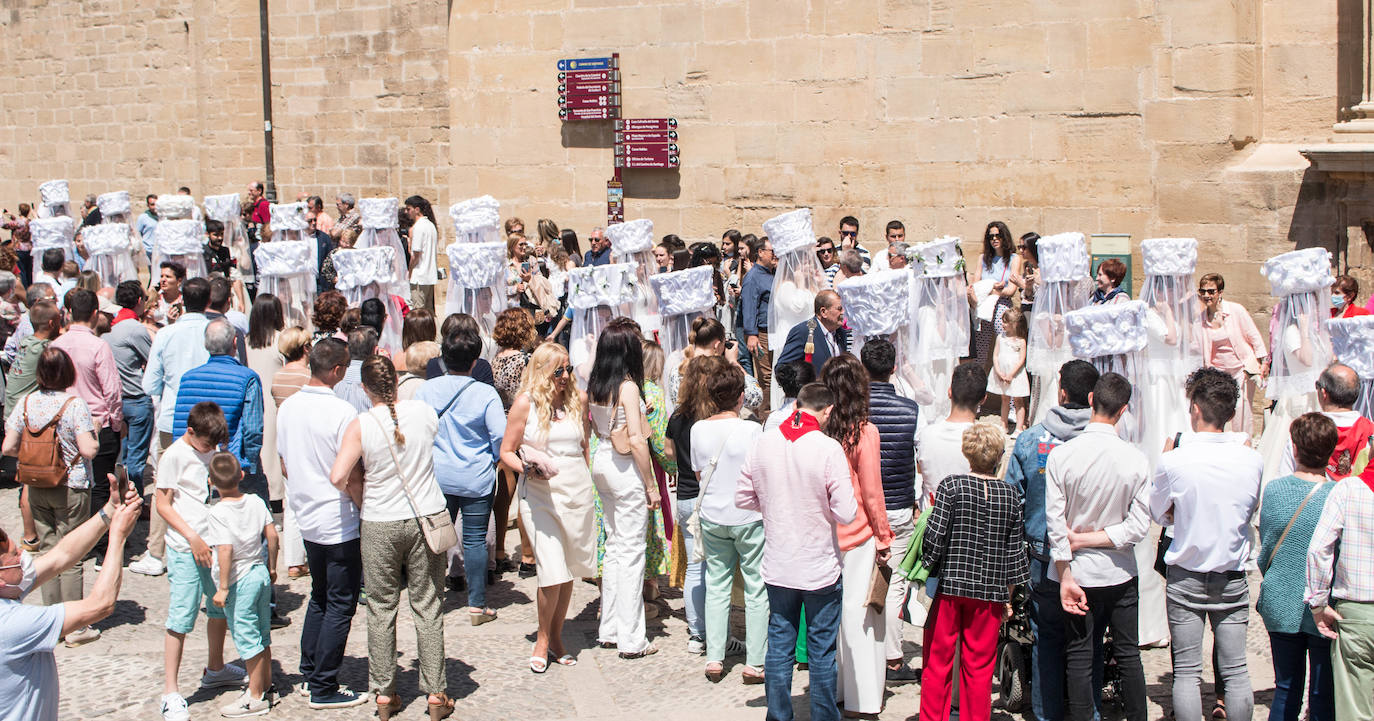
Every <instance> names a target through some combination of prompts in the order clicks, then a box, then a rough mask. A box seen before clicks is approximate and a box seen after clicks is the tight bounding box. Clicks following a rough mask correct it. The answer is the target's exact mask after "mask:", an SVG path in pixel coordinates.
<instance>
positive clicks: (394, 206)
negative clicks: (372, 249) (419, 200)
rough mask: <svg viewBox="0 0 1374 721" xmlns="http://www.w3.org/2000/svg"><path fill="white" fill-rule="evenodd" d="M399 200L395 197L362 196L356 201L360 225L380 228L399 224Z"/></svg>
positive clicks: (375, 228) (393, 226)
mask: <svg viewBox="0 0 1374 721" xmlns="http://www.w3.org/2000/svg"><path fill="white" fill-rule="evenodd" d="M400 210H401V202H400V201H399V200H397V199H396V198H363V199H362V200H359V201H358V215H359V216H361V221H362V226H363V227H364V228H372V229H374V230H380V229H382V228H396V227H399V226H400V223H401V219H400Z"/></svg>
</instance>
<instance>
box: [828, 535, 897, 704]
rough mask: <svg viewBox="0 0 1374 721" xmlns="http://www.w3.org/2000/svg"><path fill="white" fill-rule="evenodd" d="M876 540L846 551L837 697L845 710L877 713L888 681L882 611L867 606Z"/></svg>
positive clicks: (885, 630) (876, 548) (841, 604)
mask: <svg viewBox="0 0 1374 721" xmlns="http://www.w3.org/2000/svg"><path fill="white" fill-rule="evenodd" d="M877 553H878V546H877V541H875V540H874V539H872V538H870V539H868V540H867V541H864V542H863V543H862V544H859V546H858V547H856V548H852V549H850V550H848V551H845V552H844V558H843V559H842V561H841V563H842V570H841V576H840V577H841V578H842V579H843V580H842V584H843V586H844V589H843V593H842V594H841V599H840V639H839V643H838V644H836V645H837V646H838V649H839V653H838V654H837V657H836V663H837V665H838V666H839V679H838V681H839V683H837V684H835V687H836V688H835V692H836V693H835V695H836V698H837V699H838V700H840V701H843V702H844V710H846V711H853V712H857V713H871V714H876V713H878V712H880V711H882V710H883V686H884V684H885V683H886V682H887V674H886V671H887V665H886V661H887V659H886V657H885V656H886V649H885V648H884V646H885V644H884V638H885V637H886V636H887V627H886V626H885V625H884V622H883V614H881V613H874V612H873V609H871V608H869V607H868V584H869V583H870V582H871V581H872V576H873V565H874V561H875V560H876V558H877Z"/></svg>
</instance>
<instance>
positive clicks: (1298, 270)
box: [1260, 248, 1336, 297]
mask: <svg viewBox="0 0 1374 721" xmlns="http://www.w3.org/2000/svg"><path fill="white" fill-rule="evenodd" d="M1260 274H1261V275H1263V276H1264V278H1265V280H1268V281H1269V288H1270V292H1271V293H1272V294H1273V295H1274V296H1276V297H1282V296H1285V295H1293V294H1294V293H1309V292H1315V291H1325V290H1326V289H1327V288H1330V287H1331V284H1332V283H1335V282H1336V278H1335V277H1334V276H1333V275H1331V252H1330V251H1328V250H1327V249H1325V248H1303V249H1302V250H1294V251H1290V252H1287V253H1284V254H1282V255H1276V256H1274V257H1273V258H1270V259H1269V260H1266V261H1264V265H1263V266H1262V267H1261V268H1260Z"/></svg>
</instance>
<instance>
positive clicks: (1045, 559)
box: [1006, 360, 1101, 721]
mask: <svg viewBox="0 0 1374 721" xmlns="http://www.w3.org/2000/svg"><path fill="white" fill-rule="evenodd" d="M1098 375H1099V374H1098V371H1097V369H1096V368H1094V367H1093V364H1091V363H1089V362H1087V361H1085V360H1072V361H1069V362H1068V363H1065V364H1064V365H1063V366H1062V367H1060V369H1059V405H1057V406H1055V407H1054V408H1051V409H1050V412H1049V415H1047V416H1045V420H1043V421H1041V422H1040V423H1037V424H1035V425H1033V426H1031V427H1030V428H1027V429H1026V430H1024V431H1022V432H1021V435H1020V436H1017V438H1016V446H1015V448H1013V449H1012V452H1011V459H1010V461H1009V462H1008V463H1007V477H1006V481H1007V483H1010V484H1011V485H1013V486H1016V487H1017V488H1019V489H1021V497H1022V498H1024V499H1025V502H1026V508H1025V518H1026V544H1027V546H1028V547H1029V552H1030V569H1031V582H1030V585H1031V599H1030V601H1031V607H1030V612H1031V613H1030V617H1031V627H1032V628H1033V629H1035V648H1034V649H1033V650H1032V652H1031V709H1032V711H1033V712H1034V716H1035V719H1036V721H1059V720H1060V719H1063V718H1064V717H1065V709H1064V682H1065V679H1064V668H1065V659H1064V644H1065V631H1064V628H1065V614H1064V610H1063V606H1062V605H1061V604H1060V601H1059V582H1058V581H1054V580H1051V579H1050V576H1049V570H1050V566H1051V565H1053V564H1052V563H1051V562H1050V550H1049V534H1048V521H1047V520H1046V517H1045V463H1046V461H1047V459H1048V458H1049V455H1050V451H1052V450H1054V449H1055V448H1057V447H1058V446H1060V445H1062V444H1063V443H1064V442H1065V441H1068V440H1070V439H1072V438H1075V437H1077V436H1078V434H1080V433H1082V432H1083V429H1084V428H1087V426H1088V419H1089V418H1091V417H1092V409H1091V408H1090V407H1088V394H1089V393H1091V392H1092V390H1093V386H1095V385H1097V378H1098ZM1042 400H1045V399H1042ZM1098 669H1099V671H1100V669H1101V666H1100V665H1099V666H1098ZM1100 687H1101V686H1100V684H1099V686H1098V688H1100Z"/></svg>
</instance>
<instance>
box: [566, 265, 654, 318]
mask: <svg viewBox="0 0 1374 721" xmlns="http://www.w3.org/2000/svg"><path fill="white" fill-rule="evenodd" d="M636 282H637V281H636V280H635V264H634V263H611V264H609V265H594V266H590V267H584V268H574V269H572V270H570V271H568V305H571V306H572V307H573V308H577V309H586V308H595V307H597V306H599V305H607V306H617V305H621V304H624V303H633V302H634V301H635V299H636V298H638V297H639V296H638V288H637V286H636Z"/></svg>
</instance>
